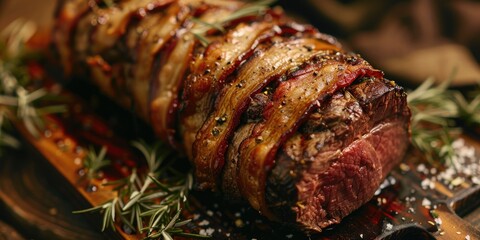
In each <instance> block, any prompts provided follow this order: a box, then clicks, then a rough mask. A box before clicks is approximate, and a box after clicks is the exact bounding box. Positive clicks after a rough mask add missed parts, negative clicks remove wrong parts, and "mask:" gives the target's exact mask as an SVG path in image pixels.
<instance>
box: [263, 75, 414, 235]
mask: <svg viewBox="0 0 480 240" xmlns="http://www.w3.org/2000/svg"><path fill="white" fill-rule="evenodd" d="M409 118H410V112H409V110H408V108H407V104H406V96H405V94H404V93H403V90H402V89H400V88H399V87H397V86H395V85H393V84H391V82H389V81H386V80H381V79H376V78H373V79H367V80H363V81H361V82H359V83H356V84H354V85H352V86H350V87H348V88H346V89H345V90H344V91H339V92H337V93H336V94H335V95H333V96H332V97H331V98H330V99H329V100H328V101H327V102H326V104H325V105H324V106H323V107H321V108H320V109H318V111H317V112H316V113H313V114H312V115H310V116H309V119H308V120H307V121H306V122H305V124H304V125H303V126H302V127H301V128H300V129H299V131H298V133H297V134H296V135H294V136H292V137H291V138H290V139H289V140H287V141H286V142H285V144H284V145H283V146H282V148H281V151H280V152H279V154H278V155H277V157H276V160H277V162H276V165H275V167H274V168H273V169H272V171H271V172H270V175H269V177H268V180H267V187H266V199H267V202H268V205H269V207H270V209H272V211H273V212H274V213H275V215H276V216H278V217H279V218H280V219H282V220H284V221H287V222H296V224H298V225H300V226H301V227H302V228H305V229H309V230H315V231H320V229H321V228H324V227H326V226H328V225H330V224H333V223H338V222H339V221H340V219H341V218H343V217H345V216H346V215H348V214H349V213H350V212H351V211H353V210H354V209H356V208H358V207H359V206H361V205H362V204H363V203H365V202H366V201H368V200H369V199H370V198H371V196H373V193H374V192H375V190H376V189H377V188H378V185H379V184H380V182H381V181H382V180H383V178H384V177H385V176H386V174H387V173H388V172H389V171H390V170H391V168H392V167H393V166H394V165H396V164H397V163H398V162H399V161H400V160H401V159H402V157H403V154H404V152H405V150H406V148H407V146H408V142H409V141H408V138H409V133H408V124H409Z"/></svg>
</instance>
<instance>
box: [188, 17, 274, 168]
mask: <svg viewBox="0 0 480 240" xmlns="http://www.w3.org/2000/svg"><path fill="white" fill-rule="evenodd" d="M272 27H273V23H253V24H251V25H248V24H239V25H238V26H237V27H236V28H235V29H233V30H232V31H230V32H229V33H228V34H227V35H226V36H225V37H224V38H223V39H220V40H218V41H216V42H214V43H212V44H210V45H209V46H208V48H207V49H206V50H205V52H204V53H203V54H200V55H198V56H197V57H196V59H195V61H194V62H193V63H192V67H191V74H190V75H189V78H188V79H187V84H186V85H185V92H184V101H185V102H184V109H183V114H182V115H183V116H182V119H183V120H182V127H183V129H182V131H183V141H184V145H185V147H186V148H187V149H186V152H187V154H188V155H189V157H190V159H192V154H191V152H192V146H193V142H194V141H195V136H196V135H197V132H198V130H199V129H200V127H201V126H202V124H203V122H204V121H205V119H206V118H207V116H208V114H209V113H210V110H211V109H212V102H213V98H214V96H215V94H216V93H217V92H218V91H219V90H220V89H221V88H222V86H223V84H224V83H225V79H226V77H227V76H228V75H230V74H231V73H232V72H233V71H234V70H235V69H236V68H237V67H238V65H240V63H241V62H242V61H244V60H245V59H246V58H247V57H249V56H250V55H251V53H252V52H253V50H254V49H255V47H257V45H258V44H259V42H260V41H261V39H264V38H268V37H269V36H272V35H273V31H269V32H268V33H265V31H267V30H271V29H272ZM261 35H263V36H261Z"/></svg>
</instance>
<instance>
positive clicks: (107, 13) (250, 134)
mask: <svg viewBox="0 0 480 240" xmlns="http://www.w3.org/2000/svg"><path fill="white" fill-rule="evenodd" d="M252 9H253V8H252V7H251V3H246V2H240V1H222V0H118V1H115V4H114V6H105V5H104V4H101V1H95V0H91V1H85V0H64V1H62V2H61V3H60V8H59V10H58V12H57V22H56V25H55V31H54V41H55V44H56V46H57V51H58V53H59V55H60V57H61V60H62V63H63V65H64V68H65V72H66V73H71V72H72V71H71V67H72V66H73V65H74V64H77V63H80V64H79V65H80V66H87V68H88V70H89V71H88V72H89V74H90V76H91V79H92V81H93V82H94V83H95V84H96V85H97V86H98V87H99V88H100V89H101V90H102V91H103V92H104V93H105V94H107V95H109V96H110V97H112V98H114V99H115V100H116V101H117V102H119V103H120V104H121V105H123V106H125V107H128V108H134V109H135V110H136V112H137V114H138V115H139V116H141V117H142V118H143V119H144V120H145V121H147V122H149V123H150V124H151V125H152V127H153V129H154V131H155V133H156V134H157V136H158V137H159V138H161V139H163V140H164V141H166V142H168V143H170V144H171V145H172V147H175V148H177V149H180V150H184V151H183V152H184V153H185V154H186V155H187V156H188V158H189V159H190V160H191V162H192V163H193V166H194V168H195V180H196V183H197V184H196V186H197V187H198V188H200V189H210V190H214V191H218V190H220V189H222V190H223V192H224V193H225V194H227V195H229V196H230V197H232V198H234V197H241V198H244V199H245V200H247V201H248V202H249V203H250V205H251V206H252V207H254V208H255V209H257V210H259V211H260V212H261V213H262V214H264V215H265V216H267V217H269V218H271V219H276V218H277V216H278V215H281V214H278V211H277V212H274V211H271V209H272V207H271V206H272V204H271V203H268V202H267V201H268V199H266V195H267V194H266V191H267V190H266V189H270V190H269V192H268V196H270V197H271V199H278V198H277V196H283V195H282V194H283V193H281V194H280V193H278V192H276V191H277V190H276V188H275V186H273V187H272V183H271V181H270V180H268V181H267V179H279V176H280V175H279V174H283V173H284V172H285V171H283V170H282V169H280V170H279V169H276V170H275V171H273V170H272V169H275V167H277V165H276V163H277V160H279V159H280V160H281V161H280V162H281V163H282V164H281V166H280V168H282V167H283V166H290V167H292V166H293V167H295V166H296V165H295V164H296V163H289V162H288V161H289V160H288V159H289V158H288V157H290V158H292V159H301V158H302V156H307V155H309V154H310V153H317V152H322V151H324V150H325V149H323V150H322V149H315V148H321V146H317V145H315V146H311V147H309V148H308V149H303V150H302V151H301V152H295V154H292V151H293V150H292V149H285V148H286V147H289V146H290V147H291V146H300V147H299V148H298V149H300V148H302V147H303V145H302V144H297V145H295V144H292V143H299V142H301V141H303V139H306V138H310V137H311V138H315V137H320V136H324V137H326V138H327V137H328V139H330V140H329V141H330V142H328V143H329V144H334V143H331V142H333V141H334V140H336V141H341V140H342V138H341V137H340V136H334V133H330V132H329V134H330V135H328V136H327V135H325V134H320V133H319V134H315V133H317V132H321V131H322V130H321V129H322V127H323V126H324V125H326V123H325V122H322V121H327V120H328V119H322V117H321V116H322V111H327V113H328V115H329V116H341V114H336V112H335V111H334V110H332V109H330V108H327V107H325V104H327V105H328V104H331V102H332V101H330V100H329V99H330V98H331V96H337V95H338V96H344V95H342V94H340V93H341V92H342V91H345V89H346V88H349V87H351V86H352V84H353V85H354V84H355V82H356V81H357V82H358V81H361V79H371V80H372V81H373V82H375V83H376V84H377V85H378V86H384V85H385V81H386V80H384V79H383V74H382V73H381V72H380V71H378V70H375V69H373V68H372V67H371V66H370V65H369V64H368V63H367V62H366V61H364V60H363V59H361V58H360V57H359V56H357V55H353V54H349V53H346V52H345V51H343V50H342V49H341V46H340V44H338V42H337V41H336V40H335V39H334V38H333V37H331V36H328V35H325V34H321V33H319V32H318V30H317V29H315V28H313V27H312V26H309V25H305V24H298V23H295V22H294V21H292V20H291V19H289V18H287V17H286V16H285V15H284V14H283V12H282V11H281V10H279V9H278V8H275V9H268V10H264V11H262V12H254V11H252ZM232 16H236V17H235V18H232ZM373 85H375V84H373ZM373 85H372V86H373ZM377 85H375V86H377ZM362 86H363V85H362ZM365 86H366V85H365ZM354 89H361V88H360V87H358V88H354ZM384 89H385V90H386V92H378V94H379V96H385V97H378V96H374V97H375V99H376V100H372V101H371V102H375V103H376V104H378V105H379V106H381V108H382V109H381V112H377V113H376V114H375V115H374V116H375V119H374V121H362V123H363V122H369V123H370V122H371V123H372V125H365V126H364V127H363V128H359V129H357V130H356V131H355V136H351V137H349V138H345V139H347V140H348V141H345V144H338V146H341V147H342V149H339V150H338V151H337V152H338V154H345V155H340V156H336V155H335V157H336V158H334V157H332V156H330V157H329V158H328V159H327V157H325V156H323V157H322V156H320V157H317V158H318V159H317V158H315V161H316V163H319V162H322V161H324V160H325V161H327V160H328V161H339V162H350V160H352V159H353V158H354V157H355V154H356V151H358V149H359V147H361V146H363V145H365V144H367V145H368V144H370V143H369V142H368V141H370V140H372V139H373V140H372V141H376V140H375V139H376V138H375V139H374V138H373V137H369V136H371V135H372V134H373V135H375V136H377V135H378V136H387V135H389V134H398V136H400V137H401V138H402V139H401V140H405V139H404V138H406V136H408V119H409V111H408V107H407V106H406V101H404V100H405V99H404V98H405V95H404V94H397V93H402V91H403V90H402V89H401V88H398V87H397V88H393V87H391V88H389V87H385V88H384ZM394 91H395V94H392V93H393V92H394ZM370 92H373V91H370ZM387 95H388V96H387ZM369 97H370V96H368V97H367V98H368V99H369V101H370V98H372V99H373V97H370V98H369ZM391 97H395V98H396V99H397V100H399V101H390V102H389V103H390V104H393V103H399V104H400V105H399V106H391V105H381V103H382V102H381V101H387V100H389V98H391ZM341 99H344V98H341ZM369 101H366V102H369ZM345 102H347V101H346V100H345ZM352 102H355V101H352ZM339 106H340V105H339ZM366 112H372V111H370V110H369V111H366ZM318 116H320V117H318ZM372 116H373V115H372ZM355 119H359V118H355ZM384 122H386V123H384ZM304 124H305V126H304ZM338 124H343V123H338ZM375 124H377V125H379V127H378V128H375ZM380 125H381V126H380ZM302 126H304V127H303V128H305V129H310V130H309V131H313V133H312V134H309V135H308V136H306V135H303V134H304V133H301V132H299V131H301V129H302ZM319 126H321V127H319ZM382 126H383V127H382ZM384 126H389V127H388V128H387V127H384ZM299 129H300V130H299ZM333 129H343V128H342V127H341V126H340V125H339V126H336V127H335V126H334V127H333ZM372 129H377V130H375V131H379V132H378V133H377V132H373V130H372ZM378 129H380V130H378ZM332 132H334V131H332ZM373 135H372V136H373ZM362 136H365V137H364V138H362ZM292 139H293V140H292ZM294 140H295V141H294ZM306 141H307V140H306ZM307 142H312V143H318V142H320V140H318V141H316V140H315V139H314V140H308V141H307ZM367 142H368V143H367ZM383 142H384V143H388V141H383ZM354 143H355V144H356V145H355V146H351V147H350V148H348V147H349V146H350V144H354ZM384 143H380V144H379V148H378V149H387V148H388V146H384V145H382V144H384ZM404 145H405V146H406V144H404ZM404 145H402V146H403V147H402V148H401V149H399V150H398V151H396V152H395V155H394V156H393V157H390V158H385V157H383V158H382V157H379V158H375V159H364V158H369V156H377V155H376V154H375V153H374V152H368V153H362V154H363V155H362V154H360V155H358V156H360V158H362V159H361V161H356V163H359V164H360V163H362V164H367V165H368V164H370V165H372V164H373V165H372V166H373V167H372V168H375V167H382V166H383V167H385V169H387V170H388V169H390V168H391V167H392V166H393V165H394V163H396V162H398V161H399V160H400V158H401V156H402V154H403V153H404V148H405V146H404ZM329 147H332V146H329ZM332 148H333V147H332ZM298 149H297V150H298ZM312 149H313V150H312ZM329 149H330V148H329ZM369 149H370V150H369V151H375V150H376V149H375V148H369ZM307 151H308V152H307ZM325 151H326V150H325ZM286 153H287V155H288V154H289V155H288V157H286V155H285V154H286ZM304 153H305V154H304ZM332 159H333V160H332ZM357 160H358V159H357ZM292 161H293V160H292ZM302 161H303V160H302ZM302 161H300V162H302ZM312 161H313V160H312ZM315 161H314V162H315ZM372 161H374V162H372ZM389 161H390V162H389ZM303 162H305V161H303ZM354 162H355V161H354ZM391 162H394V163H393V164H392V163H391ZM379 163H380V164H382V166H380V165H379ZM308 166H310V168H309V167H308ZM315 166H323V167H324V168H328V169H327V170H328V171H327V170H326V172H328V173H329V174H332V171H336V170H335V169H336V168H334V167H336V166H337V165H335V164H334V163H332V164H325V165H321V164H314V163H312V164H310V165H305V166H304V165H302V167H296V168H295V169H292V170H291V171H292V172H293V174H292V176H304V177H302V178H298V179H296V178H294V177H289V178H288V181H290V182H291V184H294V185H295V186H296V187H297V189H298V191H294V190H293V191H289V194H294V196H288V198H289V199H298V200H301V201H302V204H304V203H306V204H309V206H307V207H305V208H302V209H308V211H307V212H305V211H304V210H301V209H298V207H297V206H294V205H286V203H285V204H283V205H282V206H284V205H286V206H287V207H288V208H289V211H294V212H295V214H297V215H298V216H297V218H296V219H293V221H294V222H297V223H299V225H302V226H304V227H305V228H308V229H313V230H316V231H320V230H321V228H323V227H326V226H327V225H328V224H326V223H329V222H334V221H331V220H329V219H326V217H325V216H327V215H325V211H324V210H323V209H320V208H319V207H318V206H317V205H319V204H322V203H324V202H319V201H318V199H317V198H316V196H317V195H318V196H323V195H325V193H324V192H315V193H313V192H309V191H308V190H306V189H309V188H310V187H311V188H313V189H316V191H327V190H328V189H326V188H325V189H326V190H325V189H324V188H322V186H320V185H319V184H321V182H320V181H321V179H320V180H318V181H317V182H314V183H312V181H310V179H318V178H320V176H323V175H321V174H323V172H322V169H313V168H316V167H315ZM342 166H343V165H342ZM293 167H292V168H293ZM319 168H321V167H319ZM332 169H334V170H332ZM352 169H357V168H356V167H355V166H354V167H353V168H352ZM377 170H378V169H373V170H371V171H372V172H373V171H377ZM272 171H273V173H272ZM295 171H298V172H295ZM339 171H340V170H339ZM362 171H364V170H362ZM382 171H383V170H382ZM269 174H273V177H271V178H269V177H268V176H269ZM357 175H358V174H357ZM357 175H355V174H353V175H352V176H357ZM377 175H378V174H377ZM377 175H372V176H375V179H374V180H375V182H374V183H373V184H370V185H369V186H368V187H366V188H365V189H366V190H365V191H364V192H363V193H361V194H359V196H361V198H358V199H356V200H355V199H352V201H356V202H355V204H354V205H352V206H355V207H357V206H359V205H360V204H362V203H363V202H364V201H365V199H367V198H366V197H367V196H371V195H372V194H373V192H372V191H373V190H374V189H375V183H377V182H380V180H381V178H382V177H385V176H384V175H381V176H380V175H378V176H377ZM305 176H306V177H305ZM312 176H313V177H312ZM327 177H330V176H327ZM327 177H325V178H327ZM304 178H305V179H304ZM332 179H336V181H337V180H338V179H337V178H336V177H335V176H333V177H332ZM337 182H339V183H341V184H347V183H348V182H351V181H350V180H348V181H346V183H342V182H341V181H337ZM317 183H318V184H317ZM335 183H336V182H332V183H331V184H335ZM268 184H270V185H268ZM282 184H283V183H279V184H278V186H282ZM341 184H340V185H338V186H337V187H338V188H339V189H340V188H341V187H342V186H343V185H341ZM273 185H274V184H273ZM268 186H270V188H269V187H268ZM312 186H313V187H312ZM372 189H373V190H372ZM295 194H297V195H295ZM315 194H316V195H315ZM322 194H323V195H322ZM272 196H273V197H272ZM339 196H340V195H339ZM341 196H343V195H341ZM345 196H350V195H345ZM349 200H350V199H345V201H342V202H348V201H349ZM322 201H323V200H322ZM284 202H288V201H284ZM325 204H330V202H326V203H325ZM322 207H323V206H322ZM328 208H329V209H334V210H332V211H337V210H335V209H338V208H335V206H333V207H332V206H330V205H329V206H328ZM319 209H320V210H319ZM342 209H343V210H342V211H340V212H341V215H340V217H343V216H344V215H345V214H348V212H349V211H352V210H353V209H354V207H346V208H342ZM317 210H318V211H317ZM337 212H338V211H337ZM337 218H338V216H335V219H337ZM312 219H315V220H312ZM290 220H291V219H290ZM290 220H289V221H290ZM312 222H313V223H312ZM316 222H318V224H317V223H316Z"/></svg>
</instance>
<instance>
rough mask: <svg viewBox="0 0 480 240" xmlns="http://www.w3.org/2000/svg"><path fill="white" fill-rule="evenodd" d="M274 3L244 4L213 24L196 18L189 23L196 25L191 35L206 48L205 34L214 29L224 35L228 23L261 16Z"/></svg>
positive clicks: (265, 0) (255, 2)
mask: <svg viewBox="0 0 480 240" xmlns="http://www.w3.org/2000/svg"><path fill="white" fill-rule="evenodd" d="M274 2H275V0H260V1H252V2H249V3H246V4H245V5H243V6H242V7H240V8H239V9H237V10H236V11H234V12H233V13H232V14H230V15H228V16H226V17H225V18H222V19H218V20H217V21H215V22H206V21H202V20H201V19H198V18H192V19H191V21H192V22H195V23H197V25H196V26H195V27H194V28H193V29H192V30H191V33H192V34H193V36H195V38H197V39H198V40H199V42H200V43H201V44H202V45H203V46H207V45H208V44H210V41H209V40H208V38H207V36H206V33H207V32H208V31H210V30H212V29H215V30H218V31H220V32H222V33H224V32H225V28H224V26H225V25H226V24H228V23H229V22H232V21H235V20H236V19H240V18H243V17H247V16H257V15H261V14H263V13H264V12H265V11H266V10H267V9H268V7H269V6H270V5H271V4H272V3H274Z"/></svg>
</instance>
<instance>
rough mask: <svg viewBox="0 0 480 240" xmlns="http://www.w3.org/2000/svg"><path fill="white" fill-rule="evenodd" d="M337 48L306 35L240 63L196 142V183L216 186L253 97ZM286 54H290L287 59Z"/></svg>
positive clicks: (275, 45)
mask: <svg viewBox="0 0 480 240" xmlns="http://www.w3.org/2000/svg"><path fill="white" fill-rule="evenodd" d="M327 49H337V48H336V47H335V46H333V45H331V44H328V43H326V42H324V41H321V40H318V39H313V38H303V39H297V40H291V41H286V42H281V43H276V44H274V45H273V46H272V47H270V48H269V49H267V50H266V51H265V52H257V54H256V56H254V57H253V59H251V60H250V61H248V62H247V63H245V64H244V65H242V66H241V69H240V71H239V73H238V76H237V77H236V79H235V80H234V81H233V82H232V83H230V84H229V86H227V87H226V88H225V89H224V90H223V91H222V93H221V94H220V96H219V97H218V99H217V101H216V109H215V110H214V112H213V113H211V114H210V115H209V117H208V118H207V120H206V121H205V123H204V124H203V127H202V129H201V130H200V131H199V132H198V134H197V137H196V140H195V142H194V144H193V159H194V163H195V173H196V177H197V179H196V180H197V182H198V184H199V187H200V188H201V189H215V188H217V178H218V176H219V174H220V171H221V170H222V168H223V164H224V162H225V159H224V155H225V150H226V146H227V141H228V140H229V138H230V136H231V134H232V131H233V130H234V128H235V127H236V126H237V124H238V119H239V118H240V116H241V114H242V113H243V110H244V108H245V106H246V105H247V103H248V102H249V98H250V96H251V95H252V94H253V93H255V92H257V91H259V90H261V89H262V88H263V87H265V86H266V85H267V84H268V83H269V82H270V81H272V80H273V79H275V77H279V76H281V75H283V74H285V72H287V71H288V70H290V69H292V68H294V67H298V66H299V65H301V64H303V63H304V62H305V61H307V60H308V59H310V58H311V57H312V56H313V55H315V52H316V51H318V50H327ZM285 56H289V57H288V58H286V57H285Z"/></svg>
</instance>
